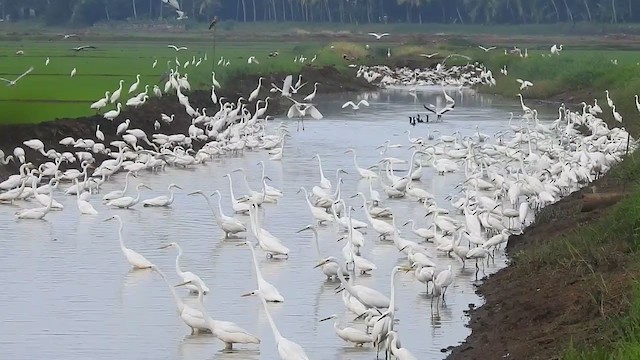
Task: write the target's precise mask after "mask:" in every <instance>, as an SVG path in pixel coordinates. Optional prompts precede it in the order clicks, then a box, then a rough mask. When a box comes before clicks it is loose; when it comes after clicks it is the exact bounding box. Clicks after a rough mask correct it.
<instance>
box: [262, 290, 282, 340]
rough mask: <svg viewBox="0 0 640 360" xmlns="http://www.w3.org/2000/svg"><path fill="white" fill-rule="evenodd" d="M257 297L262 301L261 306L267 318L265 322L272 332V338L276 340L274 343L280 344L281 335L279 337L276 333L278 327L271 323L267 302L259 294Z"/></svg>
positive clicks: (278, 332) (277, 332)
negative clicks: (267, 322)
mask: <svg viewBox="0 0 640 360" xmlns="http://www.w3.org/2000/svg"><path fill="white" fill-rule="evenodd" d="M258 297H259V298H260V301H262V306H263V307H264V314H265V315H266V316H267V320H268V321H269V325H270V326H271V331H273V337H274V338H275V339H276V343H278V342H280V340H281V339H282V335H280V331H278V327H277V326H276V324H275V323H274V322H273V319H272V318H271V314H270V313H269V308H268V307H267V301H266V300H265V299H264V297H263V296H262V294H259V295H258Z"/></svg>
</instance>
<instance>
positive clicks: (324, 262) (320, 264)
mask: <svg viewBox="0 0 640 360" xmlns="http://www.w3.org/2000/svg"><path fill="white" fill-rule="evenodd" d="M328 262H329V261H323V262H321V263H319V264H318V265H316V266H314V267H313V268H314V269H315V268H319V267H320V266H322V265H324V264H326V263H328Z"/></svg>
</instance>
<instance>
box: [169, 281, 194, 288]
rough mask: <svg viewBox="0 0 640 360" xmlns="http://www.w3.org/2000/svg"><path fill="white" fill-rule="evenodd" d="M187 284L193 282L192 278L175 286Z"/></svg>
mask: <svg viewBox="0 0 640 360" xmlns="http://www.w3.org/2000/svg"><path fill="white" fill-rule="evenodd" d="M187 284H191V280H189V281H185V282H183V283H180V284H178V285H174V286H173V287H180V286H184V285H187Z"/></svg>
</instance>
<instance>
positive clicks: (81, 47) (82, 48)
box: [71, 45, 97, 52]
mask: <svg viewBox="0 0 640 360" xmlns="http://www.w3.org/2000/svg"><path fill="white" fill-rule="evenodd" d="M86 49H97V48H96V47H95V46H93V45H84V46H78V47H74V48H72V49H71V50H73V51H75V52H79V51H82V50H86Z"/></svg>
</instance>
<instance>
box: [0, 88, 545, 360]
mask: <svg viewBox="0 0 640 360" xmlns="http://www.w3.org/2000/svg"><path fill="white" fill-rule="evenodd" d="M448 93H449V94H450V95H451V96H452V97H454V98H455V99H456V101H457V104H456V108H455V110H454V111H453V112H451V113H448V114H446V115H445V117H444V122H442V123H435V124H434V123H432V124H430V125H429V127H430V130H431V131H433V130H434V129H438V130H439V131H440V134H443V135H450V134H451V133H453V132H454V131H456V130H459V131H460V132H461V133H462V135H472V134H473V132H474V131H475V126H476V125H478V126H479V127H480V129H481V131H482V132H484V133H486V134H493V133H495V132H497V131H500V130H505V129H507V122H508V118H509V112H510V111H514V112H519V111H520V105H519V103H518V102H517V98H514V99H502V98H495V97H492V96H486V95H481V94H475V93H473V92H471V91H468V90H465V92H464V93H459V92H458V91H457V89H450V90H449V91H448ZM360 98H366V99H368V101H369V102H370V104H371V106H370V107H369V108H363V109H361V110H360V111H359V112H357V113H354V112H353V111H350V110H346V109H345V110H343V109H341V108H340V106H341V105H342V103H344V102H345V101H347V100H356V99H360ZM437 101H440V102H442V101H444V99H443V98H442V91H441V89H440V88H439V87H438V88H423V89H418V92H417V94H416V97H415V98H414V97H413V96H412V95H410V94H409V92H408V91H407V90H400V89H395V90H394V89H387V90H381V91H379V92H374V93H369V94H360V95H356V94H354V95H344V94H343V95H325V96H319V97H318V98H316V103H317V104H318V108H319V109H320V111H322V112H323V113H324V115H325V118H324V119H323V120H316V121H312V120H308V121H305V126H306V130H305V131H304V132H303V131H300V132H296V131H295V125H296V123H295V121H291V122H290V125H289V129H290V130H291V134H292V137H291V138H290V139H289V141H288V142H287V145H286V148H285V154H284V158H283V160H282V161H281V162H276V161H269V160H267V159H268V155H267V154H266V153H265V152H263V151H261V152H245V154H244V155H243V156H241V157H235V158H233V157H223V158H220V159H215V160H213V161H212V162H209V163H208V164H207V165H205V166H202V165H197V166H195V167H194V168H193V169H189V170H182V169H175V168H167V170H166V171H165V172H161V173H160V174H151V173H148V172H143V173H141V174H140V177H138V178H132V180H133V181H132V184H131V185H135V184H136V183H138V182H140V181H142V182H144V183H145V184H147V185H148V186H150V187H151V188H152V189H153V190H152V191H149V190H144V191H143V198H149V197H154V196H158V195H162V194H165V193H167V190H166V188H167V186H168V185H169V184H170V183H176V184H178V185H180V186H182V188H183V189H184V190H183V191H178V193H177V195H176V200H175V203H174V204H173V206H172V208H170V209H151V208H143V207H142V206H141V205H140V204H138V205H136V207H134V209H132V210H119V209H115V210H114V209H110V208H107V207H105V206H104V205H103V204H102V201H101V198H102V195H103V194H105V193H107V192H109V191H111V190H117V189H121V188H122V187H123V184H124V173H120V174H118V175H116V176H115V177H114V178H113V179H112V180H111V181H110V182H107V183H105V185H104V186H103V189H102V193H101V194H100V195H96V196H93V197H92V199H91V203H92V204H93V205H94V207H95V208H96V209H97V210H98V211H99V212H100V214H99V215H97V216H93V217H92V216H85V215H83V216H81V215H80V214H79V212H78V210H77V208H76V205H75V196H64V195H63V194H62V192H61V191H60V190H61V189H58V192H57V193H56V194H55V195H56V199H57V200H58V201H60V202H61V203H62V204H64V205H65V209H64V210H63V211H57V212H53V213H50V214H48V215H47V217H46V221H29V220H26V221H25V220H22V221H16V220H15V218H14V215H13V214H14V212H15V211H16V210H18V208H19V207H34V206H35V205H34V203H33V202H19V203H16V205H1V206H0V229H2V236H1V237H0V239H1V242H2V249H1V250H0V274H1V276H2V279H3V281H2V291H0V307H1V308H2V311H1V312H0V321H1V322H2V324H3V326H1V327H0V349H2V355H1V356H0V357H2V358H7V359H66V360H72V359H94V360H98V359H138V360H142V359H153V360H158V359H184V360H187V359H188V360H196V359H212V358H215V359H246V360H249V359H276V358H278V355H277V350H276V347H275V343H274V339H273V335H272V333H271V329H270V327H269V324H268V322H267V320H266V317H265V315H264V310H263V308H262V305H261V303H260V301H259V299H257V298H255V297H240V295H241V294H243V293H245V292H249V291H251V290H253V289H255V287H256V285H255V280H254V274H253V266H252V263H251V255H250V252H249V250H248V249H247V248H246V247H238V246H236V244H237V243H238V242H237V241H229V240H222V237H223V234H222V232H221V231H220V230H219V229H218V227H217V225H216V224H215V222H214V220H213V218H212V214H211V212H210V210H209V208H208V207H207V204H206V203H205V201H204V199H202V198H201V197H199V196H187V195H186V194H187V192H190V191H194V190H198V189H201V190H203V191H205V192H206V193H207V194H210V193H211V192H212V191H213V190H216V189H220V190H221V191H222V194H223V207H224V211H225V213H226V214H227V215H230V214H231V206H230V200H229V186H228V182H227V180H226V179H225V178H223V175H224V174H226V173H228V172H230V171H232V170H234V169H236V168H238V167H244V168H245V169H247V170H248V174H249V182H250V185H251V187H252V188H253V189H254V190H259V189H260V183H259V177H260V170H259V169H260V168H259V166H257V165H256V163H257V162H258V161H260V160H265V162H266V165H267V170H266V173H267V175H268V176H269V177H270V178H271V179H272V180H273V181H272V182H271V185H273V186H274V187H277V188H280V189H281V190H283V191H284V193H285V196H284V197H283V198H282V199H281V200H280V202H279V203H278V204H277V205H274V204H265V205H264V206H263V210H262V211H263V213H262V214H263V215H262V218H263V220H264V222H263V226H264V228H266V229H268V230H269V231H270V232H271V233H272V234H274V235H275V236H277V237H279V238H280V239H281V240H282V241H283V243H284V244H285V245H286V246H288V247H289V248H290V249H291V255H290V258H289V259H288V260H270V259H266V258H265V256H264V254H263V252H262V251H260V250H257V254H258V258H259V261H260V266H261V269H262V272H263V275H264V277H265V278H266V279H267V280H268V281H269V282H271V283H272V284H274V285H275V286H276V287H277V288H278V289H279V290H280V292H281V293H282V295H283V296H284V297H285V302H284V303H282V304H270V305H269V308H270V310H271V313H272V316H273V317H274V320H275V322H276V324H277V325H278V327H279V329H280V331H281V333H282V334H283V336H285V337H287V338H289V339H291V340H293V341H295V342H297V343H299V344H300V345H302V346H303V347H304V349H305V350H306V352H307V354H308V355H309V356H310V357H311V358H313V359H350V360H360V359H374V358H375V350H373V349H372V347H371V345H368V346H365V347H364V348H354V347H353V346H352V345H350V344H347V343H344V342H343V341H342V340H341V339H339V338H338V337H337V336H336V334H335V333H334V330H333V326H332V322H321V323H319V322H318V320H319V319H321V318H324V317H327V316H329V315H331V314H334V313H335V314H337V315H338V316H339V318H340V319H341V323H342V325H345V324H347V323H349V324H351V325H352V326H358V327H362V325H361V324H360V323H357V322H356V325H353V319H354V317H355V316H354V315H353V314H352V313H350V312H348V311H347V310H346V309H345V307H344V304H343V302H342V299H341V296H340V295H337V294H336V293H335V288H336V283H334V282H327V281H326V280H325V277H324V276H323V275H322V273H321V272H320V271H318V270H317V269H314V268H313V266H314V265H315V264H316V263H317V260H318V256H317V254H316V250H315V248H314V245H313V241H312V237H311V233H308V232H304V233H301V234H296V231H297V230H299V229H301V228H303V227H304V226H305V225H307V224H310V223H311V222H312V217H311V213H310V211H309V209H308V207H307V204H306V202H305V201H304V197H303V195H302V194H297V193H296V191H297V190H298V189H299V187H300V186H305V187H307V188H309V189H310V188H311V187H312V186H314V185H317V184H318V183H319V171H318V162H317V160H314V159H312V157H313V155H314V154H316V153H318V154H320V155H321V156H322V161H323V166H324V170H325V175H326V176H327V178H329V179H330V180H331V182H332V184H334V187H335V183H336V180H335V172H336V169H337V168H342V169H345V170H346V171H348V172H349V174H348V175H343V176H344V184H343V198H344V199H345V200H346V201H347V203H350V204H353V205H354V206H355V207H356V211H355V213H354V217H355V218H357V219H359V220H363V221H364V220H366V219H365V217H364V214H363V210H362V209H360V205H361V203H360V200H359V199H350V198H349V196H351V195H353V194H355V192H356V191H358V190H361V191H363V192H365V194H367V195H368V182H366V181H362V180H359V176H358V174H357V173H356V172H355V170H354V168H353V157H352V156H351V155H349V154H344V150H346V149H347V148H348V147H353V148H355V149H356V152H357V154H358V162H359V165H360V166H361V167H366V166H368V165H371V164H374V163H375V162H377V161H378V160H379V159H380V157H381V155H380V154H379V150H375V147H376V146H378V145H380V144H382V143H383V142H384V141H385V140H387V139H389V140H391V142H392V143H400V144H403V145H405V146H404V147H403V148H400V149H390V150H389V152H388V153H387V155H385V156H394V157H399V158H404V159H407V160H408V158H409V157H410V154H411V150H408V149H407V146H406V145H407V144H408V140H407V135H406V134H405V133H404V131H405V130H406V129H410V130H411V136H412V137H416V136H426V132H427V127H426V125H425V124H418V125H417V126H415V127H411V126H409V123H408V116H409V115H415V114H416V112H418V111H420V112H424V109H423V108H422V103H423V102H427V103H428V102H433V103H437ZM540 118H541V120H542V121H551V119H554V118H555V116H554V114H553V113H552V112H551V111H542V112H541V115H540ZM279 121H280V119H276V120H275V121H274V122H273V123H272V125H271V126H272V127H273V126H275V125H276V124H277V123H278V122H279ZM284 121H287V120H284ZM5 150H6V149H5ZM398 168H399V170H404V171H406V169H407V165H400V166H398ZM461 169H462V167H461ZM233 179H234V190H235V192H236V196H240V195H241V194H244V193H246V188H245V186H244V184H243V182H242V181H241V176H240V175H239V174H237V173H236V174H233ZM463 180H464V174H463V171H462V170H461V171H459V172H458V173H453V174H447V175H446V176H438V175H436V174H434V173H433V169H432V168H430V167H429V168H425V173H424V175H423V177H422V181H421V182H420V183H418V184H417V186H418V187H421V188H423V189H425V190H427V191H429V192H431V193H433V194H435V195H436V197H437V201H438V204H439V205H440V206H441V207H445V208H450V207H451V205H450V204H449V202H448V201H447V200H445V197H446V196H447V195H448V194H450V193H454V192H455V191H457V190H455V189H454V187H455V186H456V185H457V184H459V183H460V182H461V181H463ZM131 185H130V189H132V188H133V187H134V186H131ZM64 186H65V187H66V186H68V185H66V184H65V185H64ZM378 190H379V191H380V193H381V194H382V195H384V193H383V192H382V190H381V189H378ZM129 194H130V195H131V194H134V196H135V190H134V189H132V190H130V191H129ZM211 199H212V200H215V198H211ZM214 204H215V202H214ZM384 205H385V206H389V207H391V208H392V209H393V212H394V214H395V215H396V217H397V225H398V226H400V225H402V224H403V223H404V222H405V221H406V220H409V219H414V220H416V221H417V223H418V225H419V227H427V225H428V224H429V223H430V221H431V217H427V218H425V217H424V215H425V209H424V207H423V205H422V204H420V203H419V202H414V201H411V200H409V199H395V200H387V199H385V200H384ZM113 214H118V215H120V216H121V217H122V219H123V220H124V222H125V228H124V235H125V243H126V244H127V246H128V247H130V248H132V249H134V250H136V251H138V252H140V253H141V254H143V255H144V256H146V257H147V258H148V259H149V260H151V261H152V262H154V263H155V264H157V265H158V266H159V267H160V268H161V269H162V270H163V271H164V273H165V274H167V276H168V278H169V281H170V282H171V283H172V284H177V283H179V282H180V279H179V278H178V277H177V275H176V273H175V270H174V260H175V256H176V251H175V250H173V249H170V250H167V249H165V250H158V249H157V248H158V247H159V246H161V245H163V244H166V243H167V242H171V241H175V242H178V243H179V244H180V245H181V246H182V248H183V250H184V252H185V254H184V256H183V258H182V267H183V270H185V269H186V270H190V271H193V272H194V273H196V274H198V275H199V276H200V277H201V278H202V279H203V280H204V281H205V282H206V283H207V285H208V286H209V287H210V288H211V290H212V293H211V294H209V295H207V296H206V299H205V301H206V304H207V307H208V309H209V311H210V313H211V314H212V316H213V317H214V318H216V319H220V320H229V321H233V322H236V323H238V324H239V325H240V326H242V327H244V328H245V329H247V330H249V331H250V332H252V333H254V334H256V335H258V336H259V337H260V338H261V339H262V343H261V344H260V345H259V346H255V345H248V346H239V347H238V348H239V349H241V350H240V351H237V352H233V353H224V352H222V348H223V344H222V343H221V342H220V341H218V340H217V339H215V338H213V337H212V336H211V335H198V336H191V335H189V332H190V331H189V329H188V327H186V326H185V325H184V323H183V322H182V320H181V319H180V318H179V317H178V315H177V313H176V306H175V303H174V300H173V298H172V296H171V293H170V291H169V289H168V288H167V286H166V284H165V283H164V282H163V281H162V279H161V278H160V277H159V276H158V275H157V274H155V273H153V272H151V271H145V270H140V271H132V270H129V266H128V263H127V262H126V259H125V258H124V256H123V254H122V252H121V250H120V247H119V245H118V234H117V223H116V222H104V221H103V220H104V219H106V218H107V217H109V216H111V215H113ZM452 216H457V215H452ZM241 218H242V219H243V221H245V223H247V224H248V220H249V219H248V217H247V216H241ZM401 230H403V234H404V237H406V238H407V239H410V240H414V241H419V239H418V238H417V237H416V236H415V235H413V234H412V233H411V232H410V231H409V228H408V227H404V228H402V229H401ZM337 237H338V235H337V230H336V228H335V227H334V226H332V225H329V226H323V227H321V230H320V246H321V251H322V253H323V255H324V256H328V255H334V256H336V257H337V258H339V259H342V255H341V247H342V246H343V244H342V243H338V242H337V241H336V239H337ZM365 237H366V241H367V242H366V245H365V247H364V249H363V252H362V255H363V256H364V257H365V258H367V259H369V260H372V261H373V262H375V264H376V265H377V267H378V269H377V270H375V271H373V273H372V275H371V276H358V277H357V279H356V282H357V283H358V284H362V285H366V286H370V287H373V288H375V289H377V290H379V291H381V292H382V293H384V294H386V295H389V291H390V289H389V278H390V275H391V269H392V268H393V267H394V266H395V265H396V264H399V263H402V264H404V263H405V262H406V261H405V260H404V259H405V257H404V255H402V254H400V253H399V252H398V250H397V249H396V247H395V246H394V245H393V243H392V242H386V241H385V242H382V241H379V240H377V235H376V234H375V232H374V231H373V230H369V231H368V232H367V234H366V235H365ZM249 239H250V240H254V239H253V236H249ZM427 247H429V248H433V254H434V260H435V261H436V262H437V264H438V266H439V267H442V268H446V267H447V266H448V265H449V264H451V265H453V269H454V270H453V271H454V277H455V280H454V283H453V285H452V286H451V287H450V288H449V290H448V291H447V297H446V305H445V306H443V307H442V308H441V309H440V310H439V313H438V314H436V313H435V311H432V308H431V298H430V295H427V294H426V292H425V290H426V289H425V287H424V285H423V284H421V283H419V282H417V281H416V280H415V279H414V278H413V273H408V274H407V273H404V272H401V273H399V274H398V275H397V276H396V301H397V307H398V310H397V312H396V318H397V319H398V323H397V325H396V326H395V328H396V330H397V331H398V332H399V334H400V338H401V341H402V345H403V346H404V347H406V348H408V349H410V350H411V351H412V352H413V353H414V354H415V355H416V356H418V358H420V359H441V358H443V357H445V356H446V353H442V352H441V349H443V348H446V347H448V346H450V345H455V344H457V343H458V342H460V341H462V340H464V338H465V337H466V336H467V335H468V334H469V329H467V328H466V327H465V323H466V322H467V319H466V317H465V315H464V312H463V311H464V310H465V309H468V308H469V305H470V304H475V305H476V306H477V305H480V304H481V303H482V300H481V299H480V298H479V297H478V296H477V295H475V293H474V283H475V279H476V271H475V267H474V265H473V263H469V264H468V265H467V268H466V270H462V268H461V263H460V262H459V260H457V259H455V258H448V257H447V256H445V255H443V254H440V253H437V252H436V250H435V248H434V246H433V245H432V244H427ZM505 265H506V262H505V257H504V255H503V250H501V251H500V252H499V253H498V254H497V256H496V257H495V261H491V262H489V263H488V265H487V266H486V268H485V270H484V271H485V272H486V273H487V274H490V273H493V272H495V271H497V270H498V269H500V268H502V267H504V266H505ZM479 276H480V277H482V276H483V274H482V270H481V271H480V274H479ZM178 291H179V294H181V295H182V296H184V297H185V298H187V299H194V298H195V297H194V296H191V295H188V294H187V292H186V291H185V290H184V289H179V290H178Z"/></svg>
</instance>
